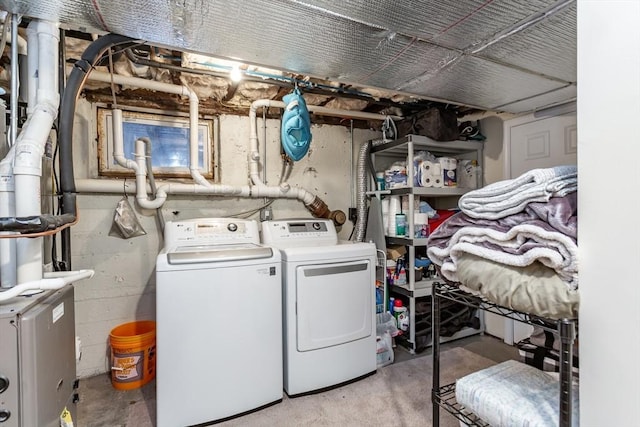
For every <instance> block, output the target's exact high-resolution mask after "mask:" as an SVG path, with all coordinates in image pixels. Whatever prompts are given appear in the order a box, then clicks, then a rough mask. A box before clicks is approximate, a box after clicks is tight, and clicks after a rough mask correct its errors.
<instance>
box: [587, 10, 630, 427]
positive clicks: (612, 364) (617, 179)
mask: <svg viewBox="0 0 640 427" xmlns="http://www.w3.org/2000/svg"><path fill="white" fill-rule="evenodd" d="M638 22H640V1H606V0H601V1H587V0H580V1H579V2H578V82H579V85H578V171H579V177H580V180H579V200H578V202H579V204H578V209H579V211H580V216H579V221H578V230H579V242H580V243H579V250H580V252H579V259H580V298H581V305H580V417H581V419H580V423H581V425H582V426H586V427H591V426H636V425H638V419H637V418H638V416H637V414H636V412H635V411H636V409H638V407H639V406H640V387H639V386H638V384H640V364H639V363H638V354H640V309H639V308H638V307H639V305H640V285H639V284H638V270H637V268H638V260H640V228H639V227H638V224H637V215H638V212H640V194H639V192H638V182H640V169H639V168H638V167H637V166H636V165H635V163H636V159H637V158H638V157H637V156H640V137H639V136H638V133H637V132H633V131H629V128H628V125H630V124H633V123H637V121H638V117H640V27H639V26H638ZM610 158H613V159H616V160H617V161H618V162H619V163H618V164H619V167H617V168H615V171H610V172H613V173H608V174H605V179H602V177H603V175H602V174H601V173H600V172H599V171H600V170H601V169H602V165H603V161H604V160H605V159H610Z"/></svg>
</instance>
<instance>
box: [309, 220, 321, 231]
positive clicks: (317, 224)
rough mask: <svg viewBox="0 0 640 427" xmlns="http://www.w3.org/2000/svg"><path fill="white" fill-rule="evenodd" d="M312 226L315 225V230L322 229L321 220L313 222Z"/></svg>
mask: <svg viewBox="0 0 640 427" xmlns="http://www.w3.org/2000/svg"><path fill="white" fill-rule="evenodd" d="M311 226H312V227H313V229H314V230H320V223H319V222H314V223H313V224H311Z"/></svg>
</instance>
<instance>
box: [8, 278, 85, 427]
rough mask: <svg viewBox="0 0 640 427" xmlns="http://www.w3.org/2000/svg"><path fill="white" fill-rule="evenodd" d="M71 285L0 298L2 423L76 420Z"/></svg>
mask: <svg viewBox="0 0 640 427" xmlns="http://www.w3.org/2000/svg"><path fill="white" fill-rule="evenodd" d="M73 298H74V288H73V285H67V286H65V287H64V288H62V289H60V290H56V291H47V292H43V293H41V294H37V295H32V296H28V297H18V298H14V299H13V300H12V301H11V302H8V303H4V304H0V426H1V427H32V426H38V427H59V426H60V416H61V414H62V412H63V410H65V408H66V409H67V410H68V411H69V412H70V413H71V417H72V419H74V420H75V418H76V417H75V415H76V411H75V401H76V400H77V397H76V395H75V394H74V389H75V387H76V386H77V381H76V357H75V312H74V299H73Z"/></svg>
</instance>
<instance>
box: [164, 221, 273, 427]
mask: <svg viewBox="0 0 640 427" xmlns="http://www.w3.org/2000/svg"><path fill="white" fill-rule="evenodd" d="M259 239H260V235H259V231H258V223H257V222H256V221H248V220H240V219H232V218H217V219H194V220H189V221H180V222H167V223H166V225H165V248H164V249H163V250H162V251H161V253H160V254H159V255H158V258H157V263H156V317H157V319H156V320H157V322H156V347H157V371H156V389H157V425H158V426H159V427H175V426H186V425H194V424H202V423H209V422H212V421H217V420H221V419H225V418H229V417H233V416H236V415H240V414H243V413H245V412H249V411H252V410H255V409H257V408H260V407H263V406H267V405H269V404H272V403H274V402H278V401H281V400H282V396H283V394H282V388H283V385H282V382H283V379H282V378H283V374H282V333H281V331H282V290H281V283H282V278H281V268H282V267H281V262H280V260H281V258H280V253H279V251H277V250H273V249H271V248H269V247H265V246H262V245H260V244H259Z"/></svg>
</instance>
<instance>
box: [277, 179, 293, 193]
mask: <svg viewBox="0 0 640 427" xmlns="http://www.w3.org/2000/svg"><path fill="white" fill-rule="evenodd" d="M290 190H291V185H289V183H288V182H283V183H282V184H280V191H282V192H283V193H288V192H289V191H290Z"/></svg>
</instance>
